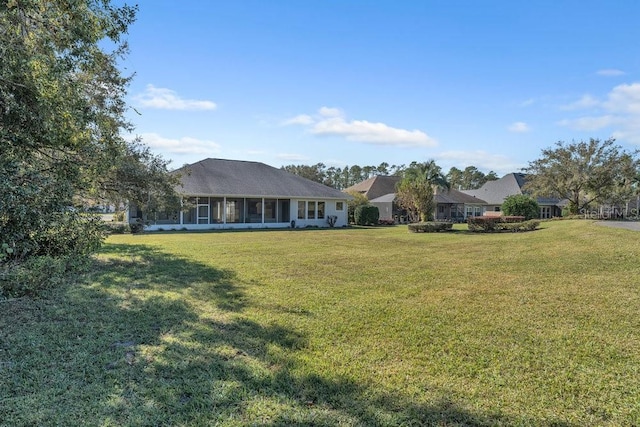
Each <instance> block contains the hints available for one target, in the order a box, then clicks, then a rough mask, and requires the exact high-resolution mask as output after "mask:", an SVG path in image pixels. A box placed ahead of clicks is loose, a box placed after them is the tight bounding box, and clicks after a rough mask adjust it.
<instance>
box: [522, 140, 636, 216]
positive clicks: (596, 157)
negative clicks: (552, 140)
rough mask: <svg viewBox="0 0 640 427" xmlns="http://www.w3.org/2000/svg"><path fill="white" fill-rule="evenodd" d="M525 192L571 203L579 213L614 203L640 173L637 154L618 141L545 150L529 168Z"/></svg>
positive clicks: (526, 169)
mask: <svg viewBox="0 0 640 427" xmlns="http://www.w3.org/2000/svg"><path fill="white" fill-rule="evenodd" d="M525 172H526V173H527V174H528V175H527V184H526V187H525V189H526V190H527V191H529V192H531V193H532V194H533V195H534V196H543V197H544V196H551V197H559V198H566V199H568V200H569V209H570V211H571V213H573V214H577V213H579V212H581V211H582V210H583V209H585V208H587V207H588V206H589V205H590V204H592V203H603V202H609V201H611V199H612V197H613V196H614V195H616V194H617V193H619V191H620V189H621V188H622V187H623V186H625V185H626V184H625V183H628V182H630V181H632V180H633V177H634V176H637V174H638V160H637V159H636V153H628V152H626V151H624V150H623V149H622V148H621V147H620V146H619V145H617V144H615V140H614V139H607V140H605V141H600V140H599V139H593V138H592V139H590V140H589V141H588V142H587V141H580V142H571V143H569V144H567V143H565V142H562V141H560V142H558V143H556V145H555V146H554V147H551V148H547V149H544V150H542V155H541V157H540V158H539V159H537V160H534V161H532V162H529V166H528V167H527V168H525Z"/></svg>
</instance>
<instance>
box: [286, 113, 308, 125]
mask: <svg viewBox="0 0 640 427" xmlns="http://www.w3.org/2000/svg"><path fill="white" fill-rule="evenodd" d="M313 122H314V120H313V117H311V116H310V115H308V114H299V115H297V116H295V117H292V118H290V119H287V120H285V121H283V122H282V124H283V125H284V126H288V125H310V124H312V123H313Z"/></svg>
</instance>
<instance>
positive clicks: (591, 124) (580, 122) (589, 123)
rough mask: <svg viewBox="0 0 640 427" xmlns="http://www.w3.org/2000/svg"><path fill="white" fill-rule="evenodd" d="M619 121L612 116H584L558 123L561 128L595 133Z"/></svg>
mask: <svg viewBox="0 0 640 427" xmlns="http://www.w3.org/2000/svg"><path fill="white" fill-rule="evenodd" d="M619 122H620V120H619V119H617V118H616V117H615V116H612V115H604V116H585V117H579V118H577V119H565V120H561V121H559V122H558V124H559V125H561V126H566V127H569V128H571V129H575V130H581V131H595V130H600V129H603V128H606V127H608V126H612V125H614V124H616V123H619Z"/></svg>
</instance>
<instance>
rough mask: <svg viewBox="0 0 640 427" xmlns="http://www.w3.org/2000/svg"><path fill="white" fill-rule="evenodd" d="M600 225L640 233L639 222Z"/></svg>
mask: <svg viewBox="0 0 640 427" xmlns="http://www.w3.org/2000/svg"><path fill="white" fill-rule="evenodd" d="M596 224H598V225H604V226H605V227H615V228H625V229H627V230H632V231H640V222H638V221H598V222H596Z"/></svg>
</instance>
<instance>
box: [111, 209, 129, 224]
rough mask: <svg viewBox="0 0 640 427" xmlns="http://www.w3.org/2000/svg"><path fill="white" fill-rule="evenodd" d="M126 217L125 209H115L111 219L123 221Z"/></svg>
mask: <svg viewBox="0 0 640 427" xmlns="http://www.w3.org/2000/svg"><path fill="white" fill-rule="evenodd" d="M126 219H127V212H126V211H117V212H116V213H114V214H113V220H114V221H116V222H124V221H126Z"/></svg>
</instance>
